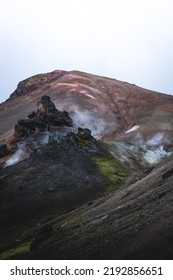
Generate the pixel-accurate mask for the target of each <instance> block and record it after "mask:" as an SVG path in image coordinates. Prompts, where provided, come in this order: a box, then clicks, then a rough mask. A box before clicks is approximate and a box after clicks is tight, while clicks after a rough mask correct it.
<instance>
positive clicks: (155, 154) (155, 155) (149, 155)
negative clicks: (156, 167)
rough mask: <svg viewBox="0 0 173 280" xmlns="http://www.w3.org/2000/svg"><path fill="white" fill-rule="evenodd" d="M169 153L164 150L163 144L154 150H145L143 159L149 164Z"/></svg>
mask: <svg viewBox="0 0 173 280" xmlns="http://www.w3.org/2000/svg"><path fill="white" fill-rule="evenodd" d="M169 155H171V152H167V151H165V150H164V148H163V146H160V147H159V148H157V149H155V150H147V151H146V153H145V155H144V159H145V160H146V161H147V162H148V163H150V164H156V163H158V162H159V161H160V160H161V159H162V158H164V157H167V156H169Z"/></svg>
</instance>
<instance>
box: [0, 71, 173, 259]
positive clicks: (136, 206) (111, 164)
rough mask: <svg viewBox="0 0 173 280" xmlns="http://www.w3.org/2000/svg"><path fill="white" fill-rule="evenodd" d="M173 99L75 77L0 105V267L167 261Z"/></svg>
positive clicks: (29, 89) (28, 85)
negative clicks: (35, 262) (21, 262)
mask: <svg viewBox="0 0 173 280" xmlns="http://www.w3.org/2000/svg"><path fill="white" fill-rule="evenodd" d="M172 105H173V97H172V96H169V95H164V94H161V93H156V92H153V91H150V90H146V89H143V88H140V87H138V86H136V85H132V84H129V83H126V82H121V81H118V80H115V79H109V78H106V77H99V76H96V75H91V74H87V73H82V72H79V71H69V72H67V71H54V72H51V73H47V74H39V75H36V76H33V77H30V78H28V79H26V80H24V81H22V82H20V83H19V84H18V86H17V88H16V90H15V91H14V92H13V93H12V94H11V96H10V98H9V99H8V100H7V101H6V102H4V103H2V104H0V120H1V123H0V157H1V158H0V192H1V206H0V208H1V214H0V215H1V219H0V220H1V228H2V231H1V236H0V237H1V246H0V252H1V254H0V257H1V259H11V258H19V259H20V258H21V259H43V258H44V259H81V258H83V259H88V258H93V259H97V258H98V259H106V258H109V259H120V258H126V259H127V258H129V259H130V258H138V259H142V258H161V259H166V258H172V256H173V254H172V252H173V248H172V245H171V244H172V242H171V236H172V232H173V223H172V214H173V212H172V209H173V207H172V206H173V205H172V180H173V177H172V176H173V171H172V150H173V146H172V144H173V143H172V139H173V106H172Z"/></svg>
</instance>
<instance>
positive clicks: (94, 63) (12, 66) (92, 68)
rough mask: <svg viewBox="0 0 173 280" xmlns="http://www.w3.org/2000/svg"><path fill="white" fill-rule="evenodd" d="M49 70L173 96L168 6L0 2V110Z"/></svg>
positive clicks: (127, 1) (82, 0)
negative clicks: (27, 82)
mask: <svg viewBox="0 0 173 280" xmlns="http://www.w3.org/2000/svg"><path fill="white" fill-rule="evenodd" d="M56 69H57V70H59V69H61V70H81V71H85V72H89V73H94V74H98V75H103V76H108V77H113V78H116V79H119V80H122V81H127V82H130V83H135V84H136V85H139V86H142V87H145V88H148V89H153V90H156V91H160V92H164V93H169V94H173V77H172V75H173V16H172V0H0V102H2V101H5V100H6V99H7V98H8V97H9V95H10V94H11V93H12V92H13V91H14V90H15V88H16V86H17V84H18V82H19V81H21V80H23V79H25V78H28V77H29V76H32V75H35V74H38V73H44V72H50V71H53V70H56Z"/></svg>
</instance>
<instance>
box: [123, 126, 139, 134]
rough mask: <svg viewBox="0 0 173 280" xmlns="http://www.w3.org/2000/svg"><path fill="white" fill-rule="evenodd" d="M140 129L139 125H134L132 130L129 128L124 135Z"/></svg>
mask: <svg viewBox="0 0 173 280" xmlns="http://www.w3.org/2000/svg"><path fill="white" fill-rule="evenodd" d="M139 127H140V125H134V126H133V127H132V128H130V129H129V130H127V131H126V132H125V133H129V132H131V131H134V130H137V129H138V128H139Z"/></svg>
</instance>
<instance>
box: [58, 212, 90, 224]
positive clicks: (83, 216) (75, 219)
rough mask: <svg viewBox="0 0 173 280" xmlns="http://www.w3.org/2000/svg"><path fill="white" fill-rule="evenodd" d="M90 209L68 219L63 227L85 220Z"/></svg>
mask: <svg viewBox="0 0 173 280" xmlns="http://www.w3.org/2000/svg"><path fill="white" fill-rule="evenodd" d="M87 214H88V211H85V212H83V213H82V214H81V215H80V216H77V217H74V218H72V219H70V220H66V221H65V222H64V223H63V224H62V225H61V228H64V227H68V226H73V225H75V224H78V223H81V222H82V221H83V220H85V219H86V217H87Z"/></svg>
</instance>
